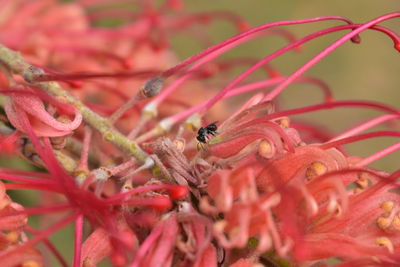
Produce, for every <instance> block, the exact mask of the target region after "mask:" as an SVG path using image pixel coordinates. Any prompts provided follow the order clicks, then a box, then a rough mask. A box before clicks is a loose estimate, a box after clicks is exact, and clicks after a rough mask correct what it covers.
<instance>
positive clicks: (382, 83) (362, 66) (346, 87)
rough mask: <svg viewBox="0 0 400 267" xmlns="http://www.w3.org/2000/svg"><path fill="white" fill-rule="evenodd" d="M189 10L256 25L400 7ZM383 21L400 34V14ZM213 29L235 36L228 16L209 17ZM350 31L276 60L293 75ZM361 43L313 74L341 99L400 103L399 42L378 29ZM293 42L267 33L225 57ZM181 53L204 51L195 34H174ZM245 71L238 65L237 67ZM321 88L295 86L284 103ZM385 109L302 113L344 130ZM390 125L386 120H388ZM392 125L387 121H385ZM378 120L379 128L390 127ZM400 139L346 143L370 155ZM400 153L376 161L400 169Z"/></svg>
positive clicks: (190, 4) (358, 19) (364, 16)
mask: <svg viewBox="0 0 400 267" xmlns="http://www.w3.org/2000/svg"><path fill="white" fill-rule="evenodd" d="M185 3H186V7H187V9H189V10H191V11H194V12H196V11H197V12H199V11H205V12H206V11H215V10H230V11H232V12H234V13H236V14H239V15H240V16H242V17H243V18H244V19H245V20H246V21H247V22H249V23H250V25H251V26H257V25H261V24H264V23H268V22H273V21H279V20H295V19H304V18H311V17H318V16H343V17H346V18H348V19H350V20H352V21H353V22H355V23H364V22H367V21H369V20H371V19H374V18H376V17H378V16H381V15H384V14H387V13H390V12H395V11H399V10H400V1H398V0H383V1H373V0H366V1H360V0H353V1H346V0H335V1H318V0H307V1H291V0H279V1H276V0H275V1H274V0H249V1H244V0H217V1H210V0H206V1H196V0H189V1H185ZM334 25H338V24H337V23H336V22H321V23H315V24H305V25H296V26H285V29H288V30H290V31H291V32H292V33H294V34H295V35H296V36H297V37H298V38H301V37H303V36H305V35H308V34H310V33H312V32H315V31H318V30H321V29H323V28H326V27H331V26H334ZM381 25H383V26H387V27H389V28H390V29H392V30H394V31H395V32H397V33H399V34H400V19H394V20H391V21H388V22H384V23H382V24H381ZM209 32H210V34H211V36H212V37H213V39H214V40H215V42H217V41H221V40H224V39H226V38H229V37H230V36H232V35H233V34H235V33H236V31H235V28H234V27H233V26H232V25H231V24H229V23H227V22H216V23H213V24H210V27H209ZM343 33H344V32H340V33H333V34H330V35H329V36H325V37H322V38H318V39H317V40H315V41H312V42H310V43H307V44H305V45H303V47H302V48H303V49H302V51H301V52H300V53H296V52H289V53H287V54H285V55H284V56H283V57H280V58H278V59H277V60H274V61H272V65H273V66H275V67H277V68H278V70H280V71H281V72H282V73H283V74H286V75H288V74H290V73H292V72H293V71H294V70H296V69H297V68H298V67H300V66H302V65H303V64H304V63H306V61H307V60H309V59H311V58H312V57H313V56H315V55H316V54H317V53H318V52H320V51H322V50H323V49H324V48H326V47H327V46H328V45H329V44H331V43H332V42H334V41H335V40H337V39H338V38H340V37H341V36H342V35H343ZM361 39H362V41H361V43H360V44H353V43H350V42H349V43H346V44H344V45H343V46H341V47H339V48H338V49H337V50H335V51H334V52H333V53H332V54H330V55H329V56H327V57H326V58H325V59H323V60H322V61H320V62H319V63H318V64H317V65H315V66H314V67H312V68H311V69H310V70H309V71H308V72H306V73H305V75H306V76H313V77H317V78H320V79H322V80H323V81H325V82H326V83H327V84H328V85H329V86H330V88H331V89H332V91H333V93H334V96H335V98H336V99H343V100H345V99H347V100H349V99H359V100H361V99H362V100H372V101H378V102H383V103H386V104H388V105H392V106H394V107H397V108H400V54H399V52H398V51H396V50H395V49H393V43H392V41H391V39H390V38H388V37H387V36H384V35H382V34H381V33H378V32H376V31H366V32H364V33H362V34H361ZM285 44H286V41H285V40H282V39H281V38H280V37H276V36H266V37H262V38H258V39H255V40H253V41H251V42H248V43H246V44H244V45H241V46H239V47H238V48H236V49H235V50H233V51H232V52H230V53H227V54H226V55H224V56H223V57H225V58H234V57H238V56H243V57H257V58H262V57H264V56H266V55H268V54H269V53H271V52H273V51H275V50H276V49H278V48H280V47H282V46H283V45H285ZM173 45H174V47H176V49H175V50H176V52H177V53H178V55H179V56H180V57H182V58H185V57H188V56H190V55H192V54H193V53H196V52H198V51H200V50H201V47H200V46H198V44H196V43H195V42H194V41H193V40H188V38H185V36H179V37H177V38H174V39H173ZM238 71H239V70H238ZM320 99H321V95H320V93H319V92H318V91H317V90H316V89H315V87H313V86H309V85H293V86H290V87H289V88H288V89H287V90H286V91H284V93H283V94H282V95H281V96H280V102H281V103H282V106H283V107H285V108H294V107H300V106H304V105H307V104H312V103H317V102H319V101H320ZM379 114H382V113H379V112H376V111H371V110H366V109H353V108H351V109H350V108H343V109H335V110H329V111H323V112H318V113H314V114H309V115H305V116H297V117H296V118H301V119H303V118H304V119H309V120H314V121H316V122H318V123H321V125H322V126H326V127H328V128H329V129H330V130H332V131H333V132H335V133H340V132H342V131H344V130H345V129H348V128H350V127H351V126H354V125H356V124H357V123H360V122H363V121H366V120H367V119H368V118H372V117H375V116H378V115H379ZM386 126H387V125H386ZM386 126H385V127H386ZM385 127H376V128H374V130H379V129H387V127H386V128H385ZM396 141H397V142H398V141H399V140H398V139H397V140H395V139H394V138H377V139H370V140H367V141H361V142H357V143H354V144H351V145H348V146H346V148H347V149H348V151H349V153H350V154H354V155H359V156H367V155H371V154H372V153H374V152H376V151H378V150H379V149H382V148H384V147H386V146H389V145H390V144H394V143H395V142H396ZM399 158H400V152H397V153H393V154H391V155H388V156H387V157H385V158H384V159H382V160H380V161H378V162H376V163H374V164H373V165H371V166H373V167H376V168H381V169H384V170H389V171H393V170H396V169H398V166H399V162H400V160H399Z"/></svg>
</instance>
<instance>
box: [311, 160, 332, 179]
mask: <svg viewBox="0 0 400 267" xmlns="http://www.w3.org/2000/svg"><path fill="white" fill-rule="evenodd" d="M327 170H328V168H327V167H326V165H325V164H323V163H321V162H319V161H315V162H313V163H311V166H310V167H308V168H307V170H306V177H307V179H308V180H312V179H314V178H315V177H317V176H320V175H322V174H324V173H326V172H327Z"/></svg>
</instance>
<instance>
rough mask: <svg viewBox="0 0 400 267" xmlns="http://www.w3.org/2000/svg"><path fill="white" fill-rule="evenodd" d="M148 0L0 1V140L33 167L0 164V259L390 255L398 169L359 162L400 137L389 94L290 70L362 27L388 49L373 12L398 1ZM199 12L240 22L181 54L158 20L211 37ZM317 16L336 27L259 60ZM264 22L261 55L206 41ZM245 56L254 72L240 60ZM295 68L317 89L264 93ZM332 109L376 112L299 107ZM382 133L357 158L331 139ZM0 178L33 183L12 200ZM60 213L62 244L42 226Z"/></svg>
mask: <svg viewBox="0 0 400 267" xmlns="http://www.w3.org/2000/svg"><path fill="white" fill-rule="evenodd" d="M154 2H156V1H154ZM154 2H153V1H151V0H150V1H137V2H136V3H135V4H133V3H132V2H131V1H124V0H121V1H120V3H117V4H115V3H114V1H111V0H79V1H72V2H68V3H63V2H62V1H61V2H59V1H56V0H44V1H28V0H3V1H1V2H0V30H1V33H0V152H1V153H2V154H7V156H8V157H9V156H10V155H19V156H21V157H23V158H25V159H26V160H27V161H28V162H29V163H31V164H33V165H36V166H37V167H39V168H41V169H40V171H39V170H37V171H26V170H22V169H17V168H11V167H8V166H5V167H4V168H0V179H2V181H0V266H23V267H27V266H35V267H36V266H45V265H46V266H47V265H50V266H53V265H54V264H53V262H51V260H52V259H51V257H49V253H48V252H51V254H52V255H54V257H55V258H56V259H57V261H58V262H59V264H61V265H62V266H69V265H72V266H74V267H78V266H83V267H92V266H93V267H94V266H98V265H99V264H101V263H102V262H103V260H108V261H109V262H110V264H112V265H113V266H132V267H137V266H160V267H164V266H165V267H168V266H182V267H183V266H185V267H186V266H195V267H206V266H207V267H209V266H210V267H213V266H215V267H216V266H231V267H250V266H257V267H258V266H314V267H316V266H328V265H335V266H342V267H344V266H398V265H400V258H399V256H398V255H399V252H400V232H399V231H400V208H399V206H400V196H399V194H398V193H399V192H398V187H399V183H398V178H399V176H400V171H399V170H397V171H393V172H390V171H387V170H379V169H376V168H372V167H371V166H370V164H371V163H374V162H375V161H377V160H379V159H381V158H384V157H385V156H386V155H388V154H390V153H392V152H395V151H397V150H399V149H400V143H399V142H398V139H399V137H400V132H399V131H398V129H397V128H396V127H397V125H396V123H393V124H390V125H384V123H385V122H394V121H396V120H397V119H399V118H400V110H399V109H398V108H396V107H391V106H389V105H386V104H384V103H378V102H372V101H365V100H336V98H335V94H334V92H333V91H332V90H331V89H330V88H329V86H328V85H327V84H326V83H325V82H324V81H322V80H320V79H317V78H315V77H308V76H305V75H304V73H305V72H306V71H307V70H309V69H310V68H311V67H313V66H314V65H315V64H317V63H318V62H319V61H321V60H323V59H324V58H325V57H326V56H327V55H329V54H331V53H332V52H333V51H334V50H335V49H336V48H338V47H340V46H341V45H343V44H344V43H346V42H353V43H356V44H358V43H360V41H361V36H362V34H363V32H364V31H370V30H371V31H376V32H378V33H380V35H379V36H383V37H385V38H386V37H388V38H389V39H390V40H391V41H392V42H393V44H394V48H395V49H396V50H397V51H399V50H400V38H399V36H398V34H397V33H395V32H394V31H392V30H391V29H389V28H387V27H385V26H382V25H381V23H382V22H385V21H388V20H392V19H395V18H398V17H400V13H399V12H394V13H389V14H386V15H382V16H380V17H377V18H375V19H372V20H370V21H367V22H365V23H361V24H356V23H353V22H352V21H351V20H349V19H346V18H343V17H338V16H325V17H315V18H309V19H301V20H286V21H277V22H270V23H266V24H262V25H260V26H257V27H250V26H249V24H248V23H247V22H245V21H244V20H243V19H241V18H240V17H239V16H238V15H236V14H233V13H230V12H225V11H221V12H203V13H191V12H188V11H187V10H186V9H185V7H184V3H183V2H182V1H179V0H165V1H163V2H162V3H158V2H157V4H156V3H154ZM27 18H29V19H27ZM120 20H121V21H120ZM214 20H225V21H228V22H231V23H232V24H233V25H234V26H235V28H236V29H237V31H238V33H237V34H236V35H234V36H233V37H231V38H228V39H226V40H224V41H222V42H220V43H217V44H215V45H211V46H209V47H208V48H206V49H204V50H203V51H201V52H199V53H198V54H196V55H194V56H192V57H189V58H187V59H185V60H183V61H180V62H179V60H178V56H176V54H175V51H174V49H173V47H172V46H171V45H170V38H171V36H173V35H174V34H176V33H183V34H184V35H185V36H190V37H191V38H194V39H195V40H198V41H199V43H201V44H203V43H207V45H209V44H210V43H212V42H214V41H213V40H211V38H209V34H208V28H207V27H204V25H207V24H208V23H210V22H212V21H214ZM323 21H330V22H331V23H336V24H335V26H331V27H328V28H325V29H322V30H318V31H316V32H310V33H308V35H305V36H303V37H301V38H296V37H295V36H294V35H293V34H292V33H291V32H290V31H288V30H286V29H282V28H281V27H280V26H291V27H295V26H296V25H299V24H306V25H308V24H317V23H320V22H323ZM107 23H110V24H116V25H114V26H113V27H104V26H101V25H104V24H107ZM199 25H200V27H199ZM331 33H338V34H341V37H339V38H338V39H337V40H336V41H334V42H333V43H332V44H330V45H329V46H327V47H326V48H325V49H324V50H322V51H321V52H319V53H317V54H316V55H315V56H314V57H313V58H311V59H309V60H308V61H307V62H306V63H305V64H304V65H302V66H300V67H298V68H297V69H296V70H295V71H294V72H293V73H292V74H284V73H285V70H284V69H278V68H276V67H275V66H273V65H271V61H272V60H275V59H276V58H278V57H280V56H282V55H283V54H285V53H287V52H289V51H293V50H296V51H300V48H301V47H303V46H306V45H307V44H308V42H309V41H312V40H314V39H317V38H320V37H323V36H327V35H330V34H331ZM270 35H277V36H279V37H281V38H283V39H284V41H285V45H283V46H282V47H280V48H279V49H277V50H276V51H275V52H272V53H270V54H268V55H266V56H265V57H263V58H261V59H260V58H258V57H255V58H249V57H246V58H241V57H238V58H235V59H230V60H225V59H221V58H220V56H221V55H223V54H225V53H228V52H230V51H231V50H233V49H234V48H236V47H238V46H240V45H242V44H243V43H247V42H257V38H260V37H264V38H266V37H269V36H270ZM16 51H18V53H17V52H16ZM248 65H250V66H248ZM237 66H238V67H242V68H244V71H243V72H242V73H241V74H239V75H237V76H234V75H235V74H234V73H235V72H233V71H231V70H232V69H233V68H234V67H237ZM260 69H262V70H263V72H264V74H266V77H264V78H262V79H260V78H259V77H257V76H256V75H252V74H253V73H254V72H256V71H257V70H260ZM297 83H302V84H307V85H310V86H313V87H316V88H318V89H319V90H320V91H321V92H322V95H323V97H322V100H320V102H318V103H314V104H308V105H304V104H299V107H297V108H290V109H284V108H283V105H282V102H284V101H282V100H280V99H278V100H277V98H278V97H279V96H280V94H281V93H282V92H283V91H284V90H285V89H286V88H287V87H288V86H289V85H295V84H297ZM213 89H215V90H213ZM252 93H253V94H252ZM236 96H240V97H241V98H242V99H241V100H240V101H239V100H235V101H236V102H234V101H229V100H228V99H230V98H233V97H236ZM246 98H247V99H246ZM232 103H236V104H235V105H233V104H232ZM237 103H240V104H237ZM345 108H363V109H368V110H370V111H374V112H380V113H383V114H381V115H379V116H378V117H375V118H371V119H368V120H366V121H364V122H362V123H360V124H354V125H355V126H352V127H351V128H350V129H348V130H346V131H344V132H342V133H339V134H337V133H336V132H335V131H332V130H330V129H328V128H324V127H320V126H318V124H317V123H316V122H309V121H305V120H299V119H297V117H296V115H302V114H306V113H315V112H319V111H327V110H328V111H330V110H334V109H345ZM343 119H346V118H343ZM319 123H321V122H319ZM382 125H384V126H385V127H387V128H388V129H385V130H379V131H374V129H373V128H374V127H375V126H382ZM380 137H391V138H396V139H395V140H397V141H396V143H394V144H392V145H390V146H388V147H386V148H384V149H382V150H380V151H378V152H376V153H373V154H371V155H369V156H364V157H362V156H360V155H358V154H356V153H354V154H353V153H349V152H348V151H347V150H346V145H347V144H352V143H355V142H368V140H369V139H372V138H380ZM3 181H4V182H3ZM7 190H17V193H16V194H13V195H12V196H17V197H18V193H19V192H20V190H25V191H24V192H27V191H30V190H35V191H39V192H40V196H38V199H37V203H35V204H32V205H25V206H24V205H22V204H18V203H17V202H18V200H17V199H14V200H13V199H12V198H11V197H10V196H8V195H7V193H8V192H7ZM33 216H37V217H38V221H39V224H38V226H35V227H33V226H31V225H30V218H32V217H33ZM71 223H73V224H74V226H75V232H74V234H73V239H72V238H69V237H67V236H65V237H64V238H65V243H68V246H69V247H70V250H71V251H73V257H72V258H71V259H65V256H66V253H64V252H60V251H59V248H58V245H59V244H57V243H55V244H53V243H52V242H50V240H49V237H50V236H51V235H52V234H53V233H55V232H57V231H59V230H61V229H62V228H64V227H65V226H67V225H69V224H71ZM39 243H43V244H44V245H45V249H46V250H44V249H42V248H40V247H36V245H37V244H39Z"/></svg>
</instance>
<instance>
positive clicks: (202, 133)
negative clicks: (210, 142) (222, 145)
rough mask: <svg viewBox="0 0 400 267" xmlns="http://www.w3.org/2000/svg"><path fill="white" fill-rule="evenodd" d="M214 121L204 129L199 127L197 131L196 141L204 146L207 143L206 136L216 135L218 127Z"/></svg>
mask: <svg viewBox="0 0 400 267" xmlns="http://www.w3.org/2000/svg"><path fill="white" fill-rule="evenodd" d="M216 123H217V122H216V121H215V122H213V123H211V124H209V125H207V126H206V127H200V129H199V130H198V131H197V137H196V139H197V141H199V142H200V143H203V144H206V143H207V138H208V135H210V134H211V135H212V136H215V135H216V134H217V129H218V126H217V125H216Z"/></svg>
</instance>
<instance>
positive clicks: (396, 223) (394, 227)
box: [376, 201, 400, 233]
mask: <svg viewBox="0 0 400 267" xmlns="http://www.w3.org/2000/svg"><path fill="white" fill-rule="evenodd" d="M380 208H381V209H382V210H384V213H383V214H382V215H381V216H379V217H378V219H377V220H376V223H377V225H378V227H379V228H381V229H382V230H384V231H385V232H388V233H393V232H397V231H399V230H400V214H399V213H397V214H396V212H397V210H398V209H397V208H395V207H394V203H393V202H392V201H385V202H383V203H382V204H381V206H380Z"/></svg>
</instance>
